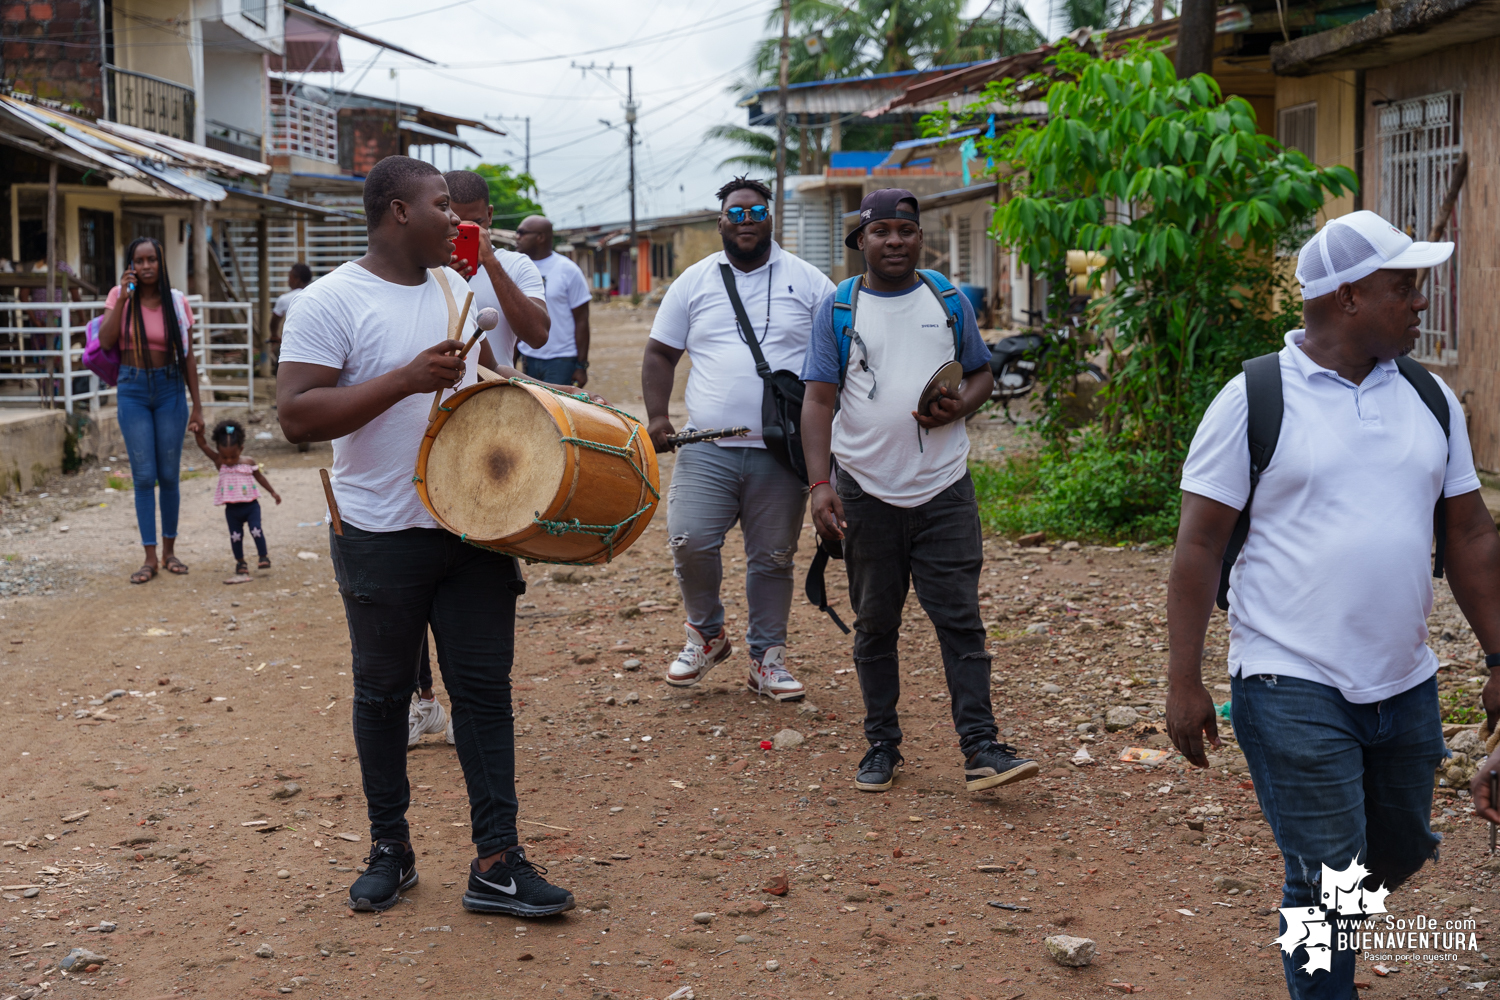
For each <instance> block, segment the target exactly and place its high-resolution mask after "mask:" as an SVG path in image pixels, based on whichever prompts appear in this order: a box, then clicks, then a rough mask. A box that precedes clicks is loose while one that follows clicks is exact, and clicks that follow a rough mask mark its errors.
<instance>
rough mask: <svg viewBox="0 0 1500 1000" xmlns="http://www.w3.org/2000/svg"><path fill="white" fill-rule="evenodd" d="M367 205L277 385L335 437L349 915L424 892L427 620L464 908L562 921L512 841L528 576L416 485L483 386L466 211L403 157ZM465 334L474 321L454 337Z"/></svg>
mask: <svg viewBox="0 0 1500 1000" xmlns="http://www.w3.org/2000/svg"><path fill="white" fill-rule="evenodd" d="M364 198H365V215H366V218H367V220H368V226H369V252H368V253H366V254H365V255H364V256H363V257H361V258H360V259H358V260H356V261H353V262H351V263H348V264H344V265H343V266H342V267H340V268H338V269H337V270H335V271H334V272H332V273H331V274H329V275H327V276H326V277H324V278H322V279H321V280H319V281H317V282H315V283H314V284H313V285H312V286H311V287H310V288H309V289H308V290H307V291H306V292H305V293H303V296H302V299H301V300H300V301H299V302H298V303H297V308H296V309H295V310H294V311H293V312H292V314H291V315H290V316H289V317H288V318H287V323H286V329H285V333H284V335H283V340H282V349H281V367H280V371H279V376H278V380H277V406H278V411H279V417H280V421H281V426H282V430H283V431H284V432H285V433H286V437H287V440H288V441H294V442H298V441H326V440H329V439H332V440H333V452H334V473H335V482H336V484H337V486H336V492H337V500H338V506H339V509H340V513H341V515H342V521H343V534H342V535H339V534H330V537H329V542H330V547H331V549H332V555H333V565H334V572H335V574H336V575H337V577H338V583H339V591H340V593H341V594H342V596H343V598H344V611H345V614H346V615H347V616H348V620H349V641H350V647H351V653H352V656H353V673H354V742H355V747H356V748H357V750H358V753H359V766H360V775H361V778H362V781H363V786H364V792H365V799H366V802H367V809H368V813H369V818H370V837H371V840H372V842H373V843H372V846H371V848H370V855H369V862H368V867H367V868H366V870H365V872H364V874H363V875H361V876H360V877H359V878H358V879H356V880H355V881H354V884H353V885H352V886H350V888H349V901H348V905H349V907H350V908H351V909H354V910H362V911H380V910H385V909H388V908H389V907H391V906H394V905H395V904H396V903H397V902H398V901H399V899H400V894H401V892H402V890H404V889H407V888H409V887H410V886H413V885H415V884H416V882H417V870H416V855H415V854H414V853H413V851H412V848H411V835H410V833H409V830H408V827H407V821H406V810H407V806H408V804H409V803H410V799H411V791H410V785H409V784H408V783H407V778H406V741H407V702H408V700H409V699H410V698H411V694H412V691H413V690H414V689H415V688H416V685H417V667H418V663H419V660H420V657H421V653H422V650H423V648H424V646H425V643H426V641H427V629H428V625H429V624H430V625H431V627H432V631H433V634H434V635H435V636H436V639H437V654H438V661H439V663H440V665H441V670H442V673H443V680H444V683H445V684H446V686H447V688H448V693H449V696H450V697H451V698H452V702H453V722H454V736H455V741H456V743H457V745H458V759H459V763H460V764H461V765H462V767H463V770H464V780H465V782H466V783H467V785H468V791H469V815H470V823H471V826H472V828H473V837H474V844H475V847H476V850H477V853H478V858H477V859H476V860H475V861H474V862H473V863H472V864H471V865H470V869H469V881H468V890H467V891H466V892H465V893H464V896H463V906H464V908H465V909H468V910H473V911H476V912H482V913H503V914H507V915H510V916H517V917H538V916H546V915H550V914H555V913H560V912H562V911H563V910H568V909H571V908H572V907H573V895H572V894H571V893H569V892H567V891H566V890H564V889H561V888H558V887H557V886H554V885H551V884H549V883H548V882H547V880H546V879H544V878H543V877H542V875H543V873H544V870H543V869H540V868H539V867H538V866H536V865H534V864H533V863H531V862H530V861H528V860H527V859H526V855H525V852H524V851H523V850H522V848H521V847H520V846H518V844H517V838H516V811H517V803H516V787H515V763H516V761H515V716H514V713H513V711H512V707H511V679H510V673H511V659H512V655H513V652H514V643H515V611H516V595H517V594H520V593H523V592H524V591H525V588H526V584H525V581H524V580H523V579H522V578H521V575H520V571H519V568H518V567H517V565H516V561H515V559H514V558H512V557H510V556H506V555H501V554H499V553H496V552H491V551H487V550H485V549H480V548H477V547H475V546H472V545H466V544H464V542H463V541H462V540H461V539H460V538H458V537H457V536H456V535H452V534H450V533H448V532H447V531H444V530H442V529H441V528H440V527H438V525H437V522H435V521H434V520H433V519H432V517H431V516H430V515H429V514H428V513H427V511H426V509H425V508H424V507H423V506H422V503H421V501H420V499H419V498H418V496H417V491H416V489H415V487H414V485H413V483H412V469H413V468H414V467H415V465H416V458H417V449H418V447H419V445H420V443H421V441H422V436H423V433H424V432H425V430H426V428H427V422H428V421H427V417H428V413H429V408H430V406H431V403H432V398H433V393H434V392H437V391H440V390H445V389H451V388H454V387H456V386H460V385H464V384H471V383H473V382H474V380H475V378H476V372H475V362H476V361H477V360H478V355H477V353H471V354H470V356H469V360H467V361H464V360H460V358H459V357H458V353H459V351H460V349H461V348H462V346H463V345H462V344H460V343H458V342H457V340H455V339H453V338H452V337H450V335H449V330H448V306H447V297H446V295H445V294H444V290H443V288H442V286H441V285H439V284H438V282H439V281H447V282H448V285H449V289H450V290H451V292H452V293H453V295H454V296H455V297H456V298H457V300H458V301H460V302H462V301H463V299H464V296H465V295H466V294H467V292H468V288H467V287H466V285H465V284H464V281H463V279H462V278H461V277H460V276H459V275H458V274H457V273H455V272H454V271H452V270H450V269H447V268H445V267H444V265H445V264H447V263H448V262H449V260H450V258H451V255H452V250H453V247H452V243H451V241H452V240H453V238H454V237H455V236H456V235H457V225H458V217H457V216H456V215H454V214H453V212H452V210H451V208H450V205H449V194H448V185H447V184H446V183H445V182H444V180H443V177H442V175H441V174H440V173H438V171H437V169H436V168H435V167H432V166H431V165H429V164H426V163H423V162H421V161H420V160H414V159H411V158H409V157H405V156H390V157H387V158H386V159H384V160H381V161H380V162H379V163H378V164H376V165H375V167H374V168H373V169H372V170H371V171H370V174H369V176H368V177H366V178H365V190H364ZM474 329H475V321H474V317H473V314H472V313H471V314H470V317H469V319H468V321H467V324H466V326H465V327H464V329H462V330H460V331H458V336H459V338H461V339H464V338H467V337H468V335H469V334H471V333H472V332H473V330H474ZM496 370H497V371H498V372H499V373H500V374H502V375H505V376H516V375H518V374H519V373H518V372H515V371H514V370H513V369H511V368H508V367H504V366H499V367H497V369H496Z"/></svg>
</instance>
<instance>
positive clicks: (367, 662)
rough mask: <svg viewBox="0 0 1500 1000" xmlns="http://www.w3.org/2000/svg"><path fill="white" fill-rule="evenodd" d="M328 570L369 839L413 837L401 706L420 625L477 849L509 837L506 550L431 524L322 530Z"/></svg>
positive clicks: (513, 587)
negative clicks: (339, 610) (345, 633)
mask: <svg viewBox="0 0 1500 1000" xmlns="http://www.w3.org/2000/svg"><path fill="white" fill-rule="evenodd" d="M329 545H330V552H331V555H332V556H333V572H334V576H335V577H337V579H338V584H339V593H340V595H341V596H342V597H343V599H344V613H345V615H346V616H347V617H348V619H349V645H350V654H351V659H352V661H353V662H352V672H353V674H354V709H353V712H354V746H355V749H356V750H357V751H358V753H359V770H360V777H361V779H362V781H363V786H364V793H365V807H366V811H367V813H368V815H369V819H370V838H371V839H372V840H403V841H404V840H409V839H410V830H409V827H408V825H407V820H406V810H407V807H408V806H409V805H410V804H411V786H410V785H409V784H408V783H407V778H406V738H407V723H406V715H407V706H408V705H409V703H410V702H411V694H412V692H413V691H414V690H416V687H417V676H418V670H419V666H420V664H421V662H422V660H423V658H424V654H425V652H426V646H427V628H428V626H429V625H431V627H432V632H433V635H434V636H435V637H436V638H437V655H438V664H439V669H441V670H442V672H443V683H444V685H445V686H446V687H447V689H448V697H449V698H450V700H451V704H452V708H453V738H454V742H455V743H456V744H457V745H458V762H459V766H461V767H462V768H463V772H464V782H465V784H466V785H467V787H468V791H469V820H470V824H471V832H472V834H473V838H474V844H475V846H476V848H477V849H478V852H479V856H480V857H487V856H489V855H491V854H496V853H499V852H500V851H503V850H505V849H506V848H508V847H514V846H515V845H516V810H517V803H516V746H515V713H514V710H513V709H512V706H511V678H510V674H511V662H512V659H513V656H514V653H515V625H516V596H517V595H518V594H522V593H525V591H526V583H525V581H524V580H522V579H521V574H520V571H519V570H518V568H517V566H516V561H515V559H513V558H512V557H510V556H505V555H501V554H500V553H498V552H490V551H488V550H486V549H481V548H479V547H478V546H474V545H468V544H465V543H464V541H463V540H462V539H461V538H459V537H458V536H457V535H452V534H449V533H448V532H446V531H442V530H440V529H437V528H406V529H404V530H401V531H385V532H376V531H366V530H364V529H363V528H359V527H356V526H355V525H353V524H350V523H349V522H348V521H345V522H344V533H343V534H342V535H335V534H333V532H332V530H331V529H330V531H329Z"/></svg>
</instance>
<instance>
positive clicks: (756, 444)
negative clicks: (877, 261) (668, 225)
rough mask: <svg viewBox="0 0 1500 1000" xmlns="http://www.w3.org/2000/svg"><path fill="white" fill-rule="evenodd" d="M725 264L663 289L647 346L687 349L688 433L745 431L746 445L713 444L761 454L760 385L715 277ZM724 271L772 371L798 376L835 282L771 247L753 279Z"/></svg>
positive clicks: (712, 260)
mask: <svg viewBox="0 0 1500 1000" xmlns="http://www.w3.org/2000/svg"><path fill="white" fill-rule="evenodd" d="M727 262H729V257H728V255H727V254H725V253H724V251H722V250H720V251H719V252H718V253H716V254H713V255H711V256H709V257H706V258H704V259H703V260H700V261H698V263H696V264H693V265H691V266H690V267H688V268H687V269H686V270H685V271H683V272H682V274H681V275H680V276H679V277H678V278H677V280H676V281H673V282H672V284H671V285H669V286H668V287H667V294H666V295H664V296H663V297H662V300H661V307H660V308H659V309H657V311H656V322H655V323H653V324H652V325H651V339H652V340H658V341H661V342H662V343H663V344H666V345H667V346H668V347H675V348H677V349H679V350H682V349H684V348H685V349H686V350H687V352H688V354H689V355H690V356H691V357H692V361H693V367H692V370H691V371H690V372H689V373H688V383H687V393H686V399H687V408H688V421H689V424H690V426H692V427H695V428H698V429H707V428H711V427H749V428H750V434H749V435H748V436H747V437H736V438H723V439H721V440H719V441H716V442H715V444H717V445H718V446H719V447H721V448H764V447H765V446H766V445H765V442H764V441H763V440H762V439H761V422H760V404H761V397H762V394H763V392H764V385H765V383H764V382H763V381H762V380H761V377H760V376H759V375H757V374H756V372H755V356H754V355H752V354H751V353H750V347H749V345H748V344H747V343H746V342H745V339H744V337H743V336H742V334H741V333H740V328H739V324H738V323H737V322H736V321H735V318H734V307H733V306H732V305H730V304H729V293H728V292H726V291H725V290H724V279H723V278H721V277H720V276H719V265H720V264H723V263H727ZM730 271H731V272H733V274H734V279H735V287H736V288H737V289H738V290H739V293H740V301H741V302H743V303H744V305H745V315H746V316H748V317H749V319H750V323H751V325H752V326H754V327H755V336H756V339H757V340H758V341H759V342H760V349H761V352H762V353H763V354H764V355H765V357H766V363H767V364H769V365H770V366H771V370H772V371H778V370H780V369H783V368H784V369H787V370H789V371H793V372H795V371H799V370H801V368H802V355H803V354H804V352H806V350H807V342H808V339H809V338H810V337H811V336H812V326H813V314H814V313H815V312H816V311H817V308H818V305H819V304H820V303H821V302H822V301H823V299H824V298H826V297H827V296H828V294H829V293H830V292H832V291H833V290H834V288H833V282H831V281H829V280H828V276H827V275H825V274H824V273H823V272H822V271H819V270H818V269H817V268H815V267H813V266H812V265H811V264H809V263H808V262H807V261H805V260H803V259H802V258H800V257H798V256H796V255H795V254H790V253H787V252H786V251H785V250H783V249H781V247H780V246H779V245H777V244H775V243H772V244H771V256H770V258H769V259H768V260H767V261H766V263H765V264H763V265H762V266H760V267H758V268H756V269H755V270H754V271H749V272H746V271H741V270H740V269H739V268H737V267H734V266H733V265H732V264H731V266H730Z"/></svg>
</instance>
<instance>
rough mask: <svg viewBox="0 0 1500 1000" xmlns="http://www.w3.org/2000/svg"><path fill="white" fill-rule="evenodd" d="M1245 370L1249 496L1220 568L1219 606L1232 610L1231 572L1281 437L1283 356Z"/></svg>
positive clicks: (1273, 356) (1255, 360)
mask: <svg viewBox="0 0 1500 1000" xmlns="http://www.w3.org/2000/svg"><path fill="white" fill-rule="evenodd" d="M1241 367H1242V368H1244V369H1245V406H1246V409H1247V410H1248V411H1249V412H1248V418H1247V419H1246V421H1245V436H1246V438H1247V439H1248V444H1249V451H1250V493H1249V495H1248V496H1246V497H1245V507H1244V509H1243V510H1241V511H1240V516H1239V519H1238V520H1237V521H1235V523H1234V531H1232V532H1231V533H1230V535H1229V544H1228V545H1227V546H1226V547H1225V549H1224V562H1223V565H1222V566H1221V567H1220V569H1219V594H1218V602H1217V603H1218V605H1219V607H1220V608H1221V609H1223V610H1225V611H1228V610H1229V571H1230V570H1232V569H1234V564H1235V563H1236V562H1237V561H1239V558H1240V551H1241V550H1242V549H1243V548H1244V547H1245V539H1247V538H1249V537H1250V505H1251V504H1252V503H1253V502H1254V501H1255V487H1257V486H1259V485H1260V477H1261V473H1263V472H1265V471H1266V466H1267V465H1269V464H1270V463H1271V456H1272V455H1274V454H1275V453H1276V442H1277V440H1278V439H1279V438H1280V437H1281V416H1282V411H1283V403H1282V396H1281V355H1280V354H1279V353H1277V354H1262V355H1261V356H1260V357H1258V358H1251V359H1250V360H1249V361H1246V362H1244V363H1243V364H1242V365H1241Z"/></svg>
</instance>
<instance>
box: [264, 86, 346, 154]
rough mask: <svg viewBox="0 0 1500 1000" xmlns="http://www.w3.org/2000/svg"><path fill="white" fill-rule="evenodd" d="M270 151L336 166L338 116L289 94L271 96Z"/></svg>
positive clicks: (334, 112) (322, 106)
mask: <svg viewBox="0 0 1500 1000" xmlns="http://www.w3.org/2000/svg"><path fill="white" fill-rule="evenodd" d="M271 150H272V152H275V153H280V154H283V155H296V156H305V157H307V158H308V159H310V160H322V161H323V162H325V163H337V162H339V114H338V112H337V111H335V110H334V109H332V108H330V107H328V106H327V105H326V104H316V103H314V102H312V101H308V100H304V99H303V98H300V97H294V96H292V95H290V94H272V95H271Z"/></svg>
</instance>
